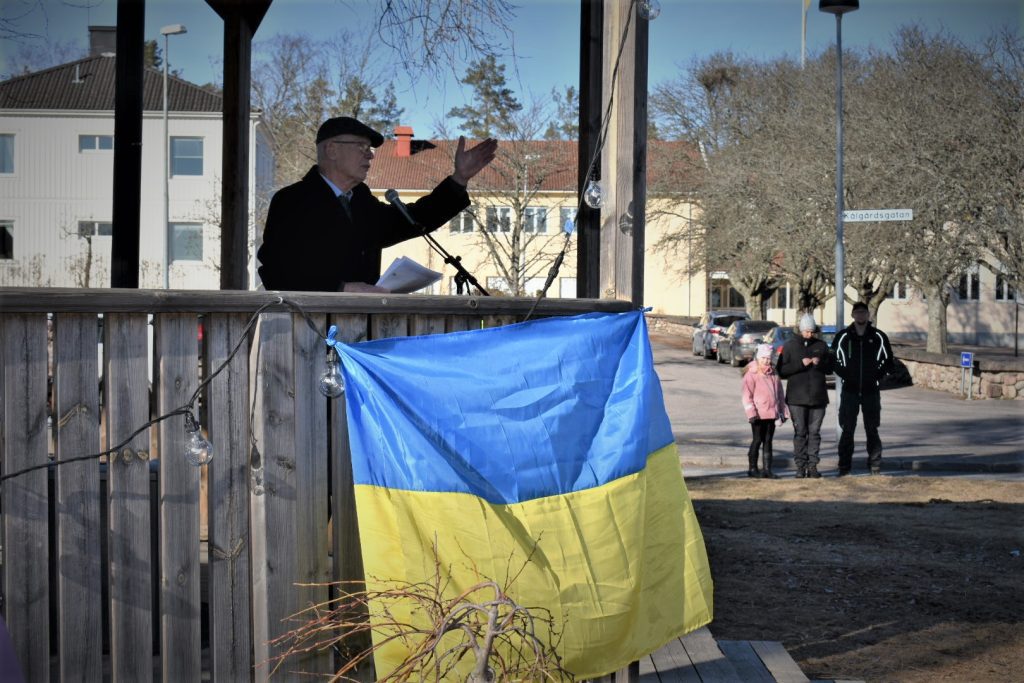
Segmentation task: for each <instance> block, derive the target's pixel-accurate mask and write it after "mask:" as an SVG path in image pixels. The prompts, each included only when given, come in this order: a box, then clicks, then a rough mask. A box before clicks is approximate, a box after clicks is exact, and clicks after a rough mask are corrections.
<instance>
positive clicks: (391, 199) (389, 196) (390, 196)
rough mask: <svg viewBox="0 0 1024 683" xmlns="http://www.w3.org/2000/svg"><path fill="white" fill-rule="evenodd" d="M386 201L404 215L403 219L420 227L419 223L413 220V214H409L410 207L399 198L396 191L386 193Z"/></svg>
mask: <svg viewBox="0 0 1024 683" xmlns="http://www.w3.org/2000/svg"><path fill="white" fill-rule="evenodd" d="M384 199H386V200H388V203H389V204H391V206H393V207H395V208H396V209H398V213H400V214H402V217H403V218H405V220H407V221H409V223H411V224H412V225H416V226H418V225H419V221H417V220H416V219H415V218H413V217H412V214H411V213H409V207H408V206H406V205H405V204H404V203H402V200H401V199H399V198H398V192H397V191H396V190H394V189H391V190H388V191H387V192H385V193H384Z"/></svg>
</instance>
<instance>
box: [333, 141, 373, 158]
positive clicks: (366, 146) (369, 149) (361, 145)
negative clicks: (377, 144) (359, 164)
mask: <svg viewBox="0 0 1024 683" xmlns="http://www.w3.org/2000/svg"><path fill="white" fill-rule="evenodd" d="M331 142H332V143H333V144H335V145H356V149H358V150H359V151H360V152H362V153H363V154H369V155H370V156H373V153H374V151H375V150H374V149H373V146H372V145H371V144H370V143H369V142H359V141H358V140H331Z"/></svg>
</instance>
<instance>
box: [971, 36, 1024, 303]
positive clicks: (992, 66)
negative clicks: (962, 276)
mask: <svg viewBox="0 0 1024 683" xmlns="http://www.w3.org/2000/svg"><path fill="white" fill-rule="evenodd" d="M984 57H985V63H986V66H987V67H988V70H989V74H990V77H991V89H990V94H991V107H992V112H993V114H994V117H993V118H994V121H993V123H994V125H993V127H992V128H991V129H990V130H989V133H990V136H991V137H990V141H989V145H988V147H987V149H986V150H985V151H986V152H987V153H988V154H989V155H991V157H992V158H991V161H990V165H989V169H990V173H988V174H986V175H985V176H983V180H984V181H986V185H985V188H984V191H983V193H982V196H983V201H981V202H979V204H980V211H981V213H982V216H983V222H984V231H985V243H986V246H987V247H988V249H989V251H990V252H991V255H992V257H994V260H995V261H996V263H993V264H991V265H992V266H993V269H994V270H995V271H996V272H998V273H999V274H1000V275H1002V276H1003V277H1004V278H1006V279H1007V281H1008V282H1009V283H1011V284H1012V286H1013V288H1014V289H1015V290H1016V291H1017V292H1018V293H1020V292H1021V291H1022V290H1024V148H1022V145H1021V144H1020V141H1021V140H1024V105H1022V103H1024V39H1022V38H1021V36H1019V35H1017V34H1015V33H1012V32H1010V31H1006V32H1004V33H1002V34H1000V35H998V36H995V37H993V38H992V39H991V40H989V41H988V43H987V44H986V46H985V50H984Z"/></svg>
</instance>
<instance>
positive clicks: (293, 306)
mask: <svg viewBox="0 0 1024 683" xmlns="http://www.w3.org/2000/svg"><path fill="white" fill-rule="evenodd" d="M272 306H285V307H287V308H289V309H290V310H291V311H292V312H294V313H296V314H298V315H300V316H302V318H303V320H305V321H306V324H307V325H308V326H309V328H310V329H311V330H312V331H313V332H314V333H315V334H316V335H317V337H318V338H319V339H320V340H321V341H323V342H324V343H325V344H327V346H328V356H327V366H328V370H327V372H325V373H324V376H325V377H326V376H327V375H328V374H330V375H331V377H332V378H335V379H338V381H339V383H340V377H341V371H340V368H339V367H338V365H339V363H338V352H337V348H336V347H337V345H338V344H340V343H341V342H339V341H337V340H335V339H334V335H335V334H336V333H337V328H336V327H335V326H334V325H332V326H331V329H330V331H329V332H328V334H327V335H325V334H324V333H323V332H321V330H320V329H319V328H318V327H317V326H316V323H315V322H313V319H312V318H310V316H309V315H308V314H307V313H306V312H305V311H304V310H303V309H302V307H301V306H299V305H298V304H297V303H295V302H294V301H290V300H288V299H285V298H284V297H281V296H278V297H277V298H276V299H275V300H273V301H268V302H267V303H265V304H263V305H262V306H260V307H259V308H257V309H256V310H255V311H254V312H253V314H252V315H251V316H250V317H249V320H248V322H247V323H246V325H245V328H244V329H243V330H242V333H241V335H239V338H238V341H236V342H235V345H234V347H233V348H232V349H231V352H230V353H229V354H228V357H227V358H226V359H224V361H223V362H222V363H221V364H220V365H219V366H218V367H217V369H215V370H214V371H213V372H211V373H210V374H209V376H207V377H206V378H205V379H203V381H202V382H200V383H199V386H197V387H196V389H195V391H194V392H192V396H191V398H189V400H188V401H187V402H185V403H184V404H183V405H181V406H178V407H177V408H174V409H172V410H169V411H168V412H166V413H163V414H161V415H158V416H157V417H154V418H152V419H151V420H149V421H148V422H146V423H145V424H143V425H142V426H140V427H139V428H138V429H136V430H135V431H133V432H132V433H131V434H130V435H129V436H127V437H126V438H125V439H124V440H123V441H121V442H120V443H119V444H117V445H116V446H112V447H110V448H108V449H106V450H104V451H100V452H99V453H90V454H88V455H79V456H75V457H73V458H65V459H61V460H52V461H47V462H44V463H39V464H36V465H31V466H29V467H25V468H23V469H20V470H16V471H14V472H8V473H6V474H3V475H0V486H2V484H3V482H5V481H7V480H8V479H14V478H15V477H20V476H21V475H23V474H28V473H29V472H34V471H36V470H41V469H48V468H50V467H59V466H61V465H67V464H71V463H75V462H82V461H85V460H96V459H98V458H102V457H103V456H109V455H113V454H116V453H118V452H119V451H120V450H121V449H122V448H124V447H125V446H127V445H128V444H129V443H131V442H132V440H133V439H134V438H135V437H136V436H138V435H139V434H141V433H142V432H144V431H146V430H147V429H149V428H150V427H153V426H154V425H157V424H159V423H161V422H163V421H164V420H168V419H170V418H172V417H176V416H178V415H183V416H184V417H185V435H186V444H185V447H186V451H185V455H186V458H187V459H188V460H189V462H190V463H191V464H193V465H196V466H200V465H205V464H208V463H209V462H210V460H211V459H212V457H213V456H212V446H211V445H210V442H209V441H207V440H206V439H205V438H204V437H203V436H202V428H201V426H200V424H199V421H198V420H197V419H196V414H195V404H196V401H198V400H199V396H200V394H201V393H202V391H203V389H205V388H206V387H207V386H208V385H209V384H210V382H212V381H213V379H214V378H215V377H217V375H219V374H220V373H221V372H223V371H224V369H225V368H227V366H228V365H229V364H230V363H231V361H232V360H233V359H234V357H235V356H236V355H237V354H238V352H239V351H240V350H241V349H242V347H243V345H244V344H245V342H246V340H247V339H248V338H249V333H250V332H251V331H252V330H253V329H254V328H255V326H256V324H257V322H258V321H259V319H260V315H261V314H262V313H263V312H264V311H266V310H267V309H268V308H270V307H272ZM257 354H259V349H258V348H257ZM257 358H258V355H257ZM323 383H324V378H321V393H324V390H323ZM341 387H342V391H338V392H337V393H336V394H333V395H329V397H330V398H337V397H338V396H341V394H342V392H343V390H344V385H343V384H342V385H341ZM325 395H328V394H326V393H325ZM250 425H251V421H250ZM252 439H253V435H252V430H251V429H250V440H252ZM253 445H254V446H255V443H254V442H253Z"/></svg>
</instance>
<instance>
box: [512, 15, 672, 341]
mask: <svg viewBox="0 0 1024 683" xmlns="http://www.w3.org/2000/svg"><path fill="white" fill-rule="evenodd" d="M629 8H630V11H629V12H627V13H626V25H625V26H624V27H623V29H622V36H621V37H620V38H619V50H618V53H617V54H616V55H615V64H613V65H612V75H611V79H610V80H611V90H610V91H609V93H608V104H607V105H606V106H605V110H604V116H603V117H602V119H601V130H600V133H599V134H598V136H597V147H595V148H594V153H593V155H592V156H591V157H590V162H589V163H588V164H587V176H586V177H587V179H588V183H587V186H586V188H585V189H584V191H583V193H582V194H581V195H580V196H579V197H578V198H577V200H576V213H575V215H574V216H573V219H572V220H573V222H574V223H575V219H576V217H577V216H579V215H580V211H581V210H582V209H583V204H584V203H585V204H586V205H587V206H589V207H590V208H593V209H598V208H600V206H601V199H602V197H601V187H600V185H598V184H597V181H596V180H595V179H594V173H595V171H596V166H597V160H598V159H599V158H600V157H601V152H602V151H604V145H605V142H607V140H608V127H609V123H610V122H611V117H612V105H613V104H614V103H615V86H616V83H617V82H618V79H617V76H618V74H619V66H620V65H621V63H622V52H623V50H625V47H626V39H627V38H628V37H629V29H630V26H631V25H632V23H633V14H634V12H633V9H634V8H637V9H638V10H639V12H640V13H641V14H642V15H643V16H644V18H645V19H646V20H647V21H653V20H654V19H656V18H657V17H658V15H659V14H660V13H661V6H660V5H659V4H658V0H632V2H631V3H630V5H629ZM588 198H590V199H591V201H587V199H588ZM573 227H575V226H573ZM563 228H564V226H563ZM573 232H574V230H565V240H564V241H563V244H562V250H561V251H560V252H559V253H558V256H556V257H555V260H554V262H553V263H552V264H551V268H549V269H548V276H547V279H546V280H545V281H544V287H543V288H542V289H541V290H540V292H539V293H538V294H537V296H536V298H535V299H534V302H533V305H532V306H530V310H529V311H528V312H527V314H526V317H525V318H523V320H524V322H525V321H527V320H529V319H530V318H531V317H532V316H533V313H534V311H536V310H537V306H538V305H539V304H540V301H541V299H543V298H544V297H545V296H546V295H547V292H548V288H549V287H550V286H551V283H552V282H554V280H555V278H556V277H557V276H558V270H559V269H560V268H561V267H562V261H563V260H564V259H565V253H566V251H567V250H568V249H569V242H570V240H571V239H572V234H573Z"/></svg>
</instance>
